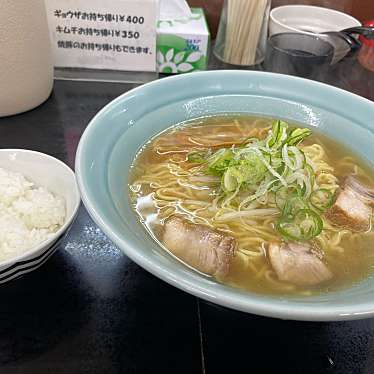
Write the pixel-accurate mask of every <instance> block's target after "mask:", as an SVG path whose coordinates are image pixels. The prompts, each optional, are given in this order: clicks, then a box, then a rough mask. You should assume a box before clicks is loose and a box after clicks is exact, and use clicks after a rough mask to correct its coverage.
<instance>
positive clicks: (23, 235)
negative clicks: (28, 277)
mask: <svg viewBox="0 0 374 374" xmlns="http://www.w3.org/2000/svg"><path fill="white" fill-rule="evenodd" d="M64 220H65V201H64V199H63V198H61V197H59V196H55V195H53V194H52V193H51V192H50V191H48V190H47V189H46V188H44V187H36V186H34V184H33V183H32V182H30V181H28V180H27V179H26V178H25V177H24V176H23V175H22V174H19V173H14V172H11V171H8V170H5V169H2V168H0V261H4V260H8V259H11V258H13V257H16V256H18V255H21V254H22V253H24V252H26V251H28V250H29V249H31V248H32V247H34V246H36V245H38V244H40V243H41V242H43V241H45V240H47V239H48V238H50V237H51V236H53V234H54V233H55V232H56V231H57V230H58V229H59V228H60V227H61V225H62V224H63V223H64Z"/></svg>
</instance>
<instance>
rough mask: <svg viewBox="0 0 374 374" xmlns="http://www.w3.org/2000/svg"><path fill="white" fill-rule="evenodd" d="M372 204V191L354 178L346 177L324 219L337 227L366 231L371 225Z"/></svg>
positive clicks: (373, 198) (373, 199)
mask: <svg viewBox="0 0 374 374" xmlns="http://www.w3.org/2000/svg"><path fill="white" fill-rule="evenodd" d="M373 202H374V196H373V193H372V191H371V190H370V189H367V188H366V187H364V186H363V185H362V184H361V183H359V182H358V181H357V180H356V179H355V178H353V177H348V178H346V180H345V183H344V185H343V187H342V189H341V191H340V192H339V194H338V196H337V199H336V201H335V203H334V205H333V206H332V207H331V208H330V209H329V210H328V211H327V212H326V217H327V218H328V219H329V220H330V221H331V222H332V223H333V224H335V225H337V226H340V227H345V228H348V229H351V230H353V231H367V230H369V229H370V225H371V215H372V207H371V205H372V204H373Z"/></svg>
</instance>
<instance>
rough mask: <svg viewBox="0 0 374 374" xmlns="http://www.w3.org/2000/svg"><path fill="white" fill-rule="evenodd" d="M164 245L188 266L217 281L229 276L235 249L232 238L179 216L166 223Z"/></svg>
mask: <svg viewBox="0 0 374 374" xmlns="http://www.w3.org/2000/svg"><path fill="white" fill-rule="evenodd" d="M163 243H164V245H165V247H166V248H167V249H168V250H169V251H170V252H172V253H173V254H174V255H175V256H176V257H178V258H179V259H181V260H182V261H184V262H185V263H187V264H188V265H190V266H192V267H193V268H195V269H196V270H199V271H201V272H202V273H205V274H207V275H213V276H215V277H217V278H224V277H225V276H226V275H227V273H228V272H229V268H230V263H231V260H232V259H233V257H234V255H235V250H236V241H235V238H233V237H232V236H229V235H227V234H225V233H223V232H220V231H218V230H214V229H211V228H210V227H207V226H205V225H200V224H193V223H191V222H189V221H187V220H186V219H183V218H181V217H178V216H172V217H170V218H168V219H167V220H166V221H165V227H164V234H163Z"/></svg>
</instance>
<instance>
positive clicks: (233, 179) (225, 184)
mask: <svg viewBox="0 0 374 374" xmlns="http://www.w3.org/2000/svg"><path fill="white" fill-rule="evenodd" d="M239 178H240V176H238V173H237V170H236V169H235V168H233V167H231V168H228V169H227V170H226V172H225V174H224V175H223V177H222V189H223V190H224V191H225V192H233V191H235V190H236V189H237V188H238V186H239V185H240V183H241V181H240V180H239Z"/></svg>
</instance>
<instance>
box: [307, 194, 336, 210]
mask: <svg viewBox="0 0 374 374" xmlns="http://www.w3.org/2000/svg"><path fill="white" fill-rule="evenodd" d="M309 199H310V203H311V204H312V205H313V206H314V207H315V208H316V209H318V210H320V211H322V212H324V211H325V210H327V209H328V208H330V207H331V205H332V204H333V202H334V195H333V193H332V192H331V191H329V190H327V189H325V188H320V189H318V190H315V191H313V192H312V193H311V195H310V198H309Z"/></svg>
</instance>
